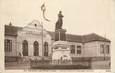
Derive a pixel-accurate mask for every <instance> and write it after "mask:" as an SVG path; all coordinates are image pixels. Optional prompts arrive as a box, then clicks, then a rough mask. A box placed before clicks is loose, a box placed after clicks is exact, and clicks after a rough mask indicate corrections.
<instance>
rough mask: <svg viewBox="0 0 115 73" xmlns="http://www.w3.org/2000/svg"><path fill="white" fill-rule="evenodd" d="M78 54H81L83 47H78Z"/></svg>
mask: <svg viewBox="0 0 115 73" xmlns="http://www.w3.org/2000/svg"><path fill="white" fill-rule="evenodd" d="M77 54H81V46H77Z"/></svg>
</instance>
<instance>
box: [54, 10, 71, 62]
mask: <svg viewBox="0 0 115 73" xmlns="http://www.w3.org/2000/svg"><path fill="white" fill-rule="evenodd" d="M63 17H64V16H63V15H62V12H61V11H59V14H58V20H57V22H56V25H55V42H54V43H53V52H52V64H71V63H72V59H71V57H70V48H69V45H68V42H67V41H66V29H63V28H62V25H63Z"/></svg>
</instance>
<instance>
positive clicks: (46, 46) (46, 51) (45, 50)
mask: <svg viewBox="0 0 115 73" xmlns="http://www.w3.org/2000/svg"><path fill="white" fill-rule="evenodd" d="M44 56H48V42H45V43H44Z"/></svg>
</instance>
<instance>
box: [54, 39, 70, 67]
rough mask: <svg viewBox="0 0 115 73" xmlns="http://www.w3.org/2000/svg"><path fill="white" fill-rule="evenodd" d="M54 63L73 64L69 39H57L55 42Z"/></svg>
mask: <svg viewBox="0 0 115 73" xmlns="http://www.w3.org/2000/svg"><path fill="white" fill-rule="evenodd" d="M52 64H61V65H62V64H72V59H71V57H70V48H69V45H68V43H67V41H56V42H54V43H53V52H52Z"/></svg>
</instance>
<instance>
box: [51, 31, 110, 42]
mask: <svg viewBox="0 0 115 73" xmlns="http://www.w3.org/2000/svg"><path fill="white" fill-rule="evenodd" d="M49 34H50V35H51V36H52V39H53V40H54V39H55V32H50V31H49ZM66 40H67V41H70V42H79V43H86V42H92V41H104V42H111V41H110V40H109V39H107V38H105V37H102V36H99V35H97V34H96V33H91V34H88V35H73V34H66Z"/></svg>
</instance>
